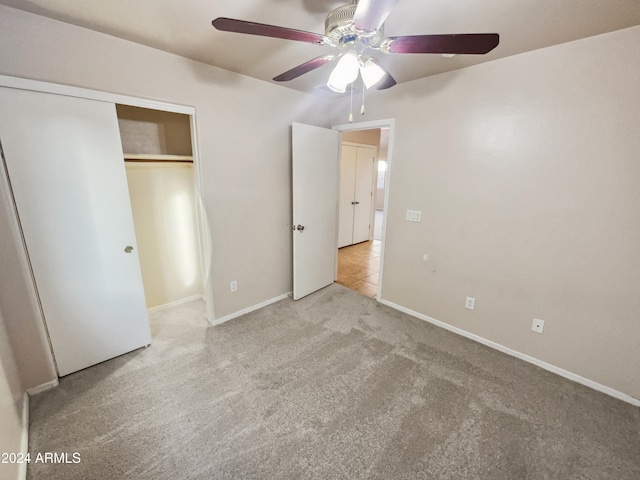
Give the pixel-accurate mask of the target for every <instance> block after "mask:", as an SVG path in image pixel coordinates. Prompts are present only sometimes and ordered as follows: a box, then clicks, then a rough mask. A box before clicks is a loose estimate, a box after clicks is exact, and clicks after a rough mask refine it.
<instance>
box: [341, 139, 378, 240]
mask: <svg viewBox="0 0 640 480" xmlns="http://www.w3.org/2000/svg"><path fill="white" fill-rule="evenodd" d="M375 167H376V147H373V146H371V145H360V144H355V143H347V142H343V143H342V150H341V156H340V204H339V227H338V248H341V247H345V246H347V245H353V244H354V243H360V242H365V241H367V240H370V239H371V225H372V218H373V214H374V206H375V205H374V196H373V193H374V181H375V177H374V173H375V170H376V168H375Z"/></svg>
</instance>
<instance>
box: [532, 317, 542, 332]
mask: <svg viewBox="0 0 640 480" xmlns="http://www.w3.org/2000/svg"><path fill="white" fill-rule="evenodd" d="M543 329H544V320H540V319H539V318H534V319H533V324H532V325H531V330H533V331H534V332H536V333H542V330H543Z"/></svg>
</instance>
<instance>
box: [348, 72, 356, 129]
mask: <svg viewBox="0 0 640 480" xmlns="http://www.w3.org/2000/svg"><path fill="white" fill-rule="evenodd" d="M354 83H355V82H354ZM349 123H353V83H352V84H351V105H350V106H349Z"/></svg>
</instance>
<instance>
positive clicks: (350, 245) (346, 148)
mask: <svg viewBox="0 0 640 480" xmlns="http://www.w3.org/2000/svg"><path fill="white" fill-rule="evenodd" d="M387 122H388V121H387ZM374 123H375V122H374ZM347 127H352V128H353V127H354V126H353V125H349V126H347ZM390 131H391V126H390V124H389V123H386V125H385V124H384V123H383V124H382V125H381V126H380V127H377V128H364V129H363V128H362V126H360V128H359V129H357V130H352V129H345V130H344V131H343V132H342V135H341V137H342V138H341V145H342V148H341V158H340V172H341V177H340V199H339V232H338V255H337V269H336V283H338V284H340V285H343V286H345V287H347V288H349V289H352V290H354V291H356V292H358V293H360V294H362V295H365V296H368V297H372V298H377V299H379V292H380V290H381V259H382V251H383V248H382V245H383V238H384V237H383V225H385V204H386V193H387V187H388V173H389V168H388V160H389V138H390ZM371 150H373V154H374V157H373V162H372V164H371V165H369V164H368V163H369V162H368V157H367V155H370V152H371ZM354 156H355V157H357V159H356V160H354V159H353V157H354ZM365 157H367V161H365ZM352 185H355V188H354V187H352ZM352 197H353V198H352ZM363 206H364V208H363ZM358 217H359V218H358ZM364 222H366V223H364Z"/></svg>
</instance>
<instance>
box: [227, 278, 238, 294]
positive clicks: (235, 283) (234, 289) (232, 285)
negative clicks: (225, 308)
mask: <svg viewBox="0 0 640 480" xmlns="http://www.w3.org/2000/svg"><path fill="white" fill-rule="evenodd" d="M229 290H231V291H232V292H237V291H238V281H237V280H234V281H232V282H229Z"/></svg>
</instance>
